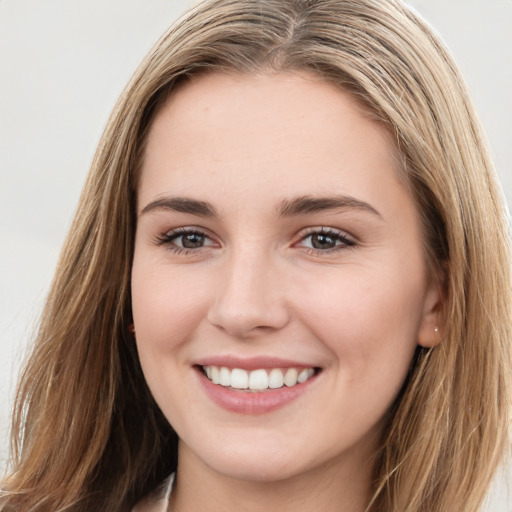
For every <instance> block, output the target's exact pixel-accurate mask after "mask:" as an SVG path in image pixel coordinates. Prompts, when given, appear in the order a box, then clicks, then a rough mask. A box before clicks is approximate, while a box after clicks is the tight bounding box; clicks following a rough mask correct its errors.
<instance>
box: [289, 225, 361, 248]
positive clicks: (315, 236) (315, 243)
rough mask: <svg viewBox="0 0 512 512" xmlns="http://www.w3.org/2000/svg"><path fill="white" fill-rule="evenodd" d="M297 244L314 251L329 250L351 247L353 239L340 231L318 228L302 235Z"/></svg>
mask: <svg viewBox="0 0 512 512" xmlns="http://www.w3.org/2000/svg"><path fill="white" fill-rule="evenodd" d="M297 245H299V246H301V247H305V248H307V249H309V250H311V251H315V252H331V251H336V250H340V249H345V248H348V247H353V246H354V245H355V241H354V240H353V239H351V238H350V237H349V236H348V235H347V234H346V233H343V232H342V231H337V230H333V229H328V228H319V229H316V230H313V231H310V232H309V233H307V234H305V235H303V236H302V238H301V239H300V241H299V243H298V244H297Z"/></svg>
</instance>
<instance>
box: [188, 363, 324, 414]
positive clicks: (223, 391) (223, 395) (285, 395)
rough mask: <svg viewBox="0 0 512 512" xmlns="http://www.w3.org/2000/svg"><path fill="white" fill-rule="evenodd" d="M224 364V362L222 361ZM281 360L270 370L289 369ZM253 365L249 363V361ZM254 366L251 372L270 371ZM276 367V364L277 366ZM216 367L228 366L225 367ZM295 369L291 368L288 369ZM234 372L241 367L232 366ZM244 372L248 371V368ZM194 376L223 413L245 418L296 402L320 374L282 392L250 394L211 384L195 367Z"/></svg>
mask: <svg viewBox="0 0 512 512" xmlns="http://www.w3.org/2000/svg"><path fill="white" fill-rule="evenodd" d="M223 361H224V362H226V360H225V359H223ZM283 362H284V361H283V360H281V361H280V363H279V364H278V365H277V366H273V367H272V368H281V367H283V366H285V367H286V366H289V365H288V364H286V365H284V364H283ZM251 363H252V361H251ZM213 364H214V363H209V364H206V363H205V364H204V365H201V366H209V365H213ZM266 364H267V366H265V365H264V366H256V367H253V368H251V369H257V368H271V367H270V366H268V363H266ZM276 364H277V363H276ZM219 366H228V365H226V364H224V365H219ZM290 366H294V365H290ZM294 367H296V368H302V367H305V368H311V366H305V365H295V366H294ZM233 368H241V366H233ZM243 369H249V368H247V367H245V368H243ZM194 370H195V373H196V374H197V377H198V379H199V383H200V385H201V387H202V388H203V390H204V391H205V394H206V395H207V396H208V397H209V398H210V400H212V401H213V402H214V403H215V404H216V405H218V406H219V407H221V408H222V409H225V410H227V411H229V412H233V413H238V414H245V415H257V414H265V413H269V412H272V411H275V410H277V409H280V408H281V407H284V406H286V405H287V404H289V403H290V402H292V401H294V400H296V399H297V398H299V397H301V396H302V395H304V394H305V393H307V392H308V390H309V388H310V387H311V386H314V385H315V383H316V381H317V379H318V377H319V374H318V373H317V374H315V375H313V376H312V377H311V378H309V379H308V380H307V381H306V382H303V383H301V384H296V385H295V386H292V387H286V386H283V387H282V388H277V389H266V390H263V391H257V392H251V391H242V390H235V389H233V388H227V387H224V386H221V385H219V384H214V383H213V382H212V381H210V380H209V379H208V378H207V377H206V375H205V374H204V373H203V371H202V370H201V369H200V368H199V367H198V366H195V367H194Z"/></svg>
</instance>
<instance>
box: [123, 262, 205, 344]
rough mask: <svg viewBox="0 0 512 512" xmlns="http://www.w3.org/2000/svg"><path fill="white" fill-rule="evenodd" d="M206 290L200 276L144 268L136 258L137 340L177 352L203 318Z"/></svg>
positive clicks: (165, 268)
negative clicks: (177, 346) (181, 343)
mask: <svg viewBox="0 0 512 512" xmlns="http://www.w3.org/2000/svg"><path fill="white" fill-rule="evenodd" d="M141 259H142V258H141ZM207 289H208V287H207V286H205V283H204V279H203V277H202V276H200V275H199V274H197V273H186V272H183V271H181V272H173V269H172V268H171V267H166V266H162V265H160V264H154V265H151V264H149V265H148V264H146V265H145V264H143V263H139V261H138V259H137V257H135V258H134V264H133V269H132V311H133V320H134V324H135V328H136V332H137V338H138V339H140V340H143V341H144V345H152V346H154V347H155V348H159V349H161V350H166V351H169V350H172V349H173V348H175V347H176V345H177V344H179V343H180V342H182V341H183V340H184V338H186V337H187V333H191V332H192V331H193V329H194V328H195V327H196V325H197V323H198V322H199V321H200V320H201V318H202V317H203V316H204V314H205V310H206V303H207V300H208V298H207Z"/></svg>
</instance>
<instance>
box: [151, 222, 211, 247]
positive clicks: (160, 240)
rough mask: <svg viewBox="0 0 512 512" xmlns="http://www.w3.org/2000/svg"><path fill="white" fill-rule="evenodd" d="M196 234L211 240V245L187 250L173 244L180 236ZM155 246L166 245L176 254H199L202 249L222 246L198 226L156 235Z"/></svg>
mask: <svg viewBox="0 0 512 512" xmlns="http://www.w3.org/2000/svg"><path fill="white" fill-rule="evenodd" d="M189 234H195V235H201V236H204V238H205V240H210V241H211V242H213V243H211V244H207V245H204V246H201V247H197V248H187V247H181V246H179V245H176V244H174V243H173V241H174V240H175V239H176V238H179V237H180V236H184V235H189ZM155 245H164V246H167V248H168V249H170V250H171V249H172V250H173V251H174V252H176V253H180V252H187V253H189V252H198V251H199V250H201V249H205V248H210V247H213V246H219V245H220V244H219V243H218V242H217V241H216V240H215V238H214V237H213V236H212V235H211V234H210V232H209V231H208V230H206V229H204V228H200V227H198V226H180V227H178V228H173V229H169V230H167V231H166V232H164V233H162V234H159V235H156V237H155Z"/></svg>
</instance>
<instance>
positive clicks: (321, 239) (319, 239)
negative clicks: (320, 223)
mask: <svg viewBox="0 0 512 512" xmlns="http://www.w3.org/2000/svg"><path fill="white" fill-rule="evenodd" d="M311 245H312V246H313V247H314V248H315V249H332V248H333V247H334V246H335V245H336V242H335V240H334V239H333V237H332V236H330V235H325V234H322V233H319V234H316V235H313V236H312V237H311Z"/></svg>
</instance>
